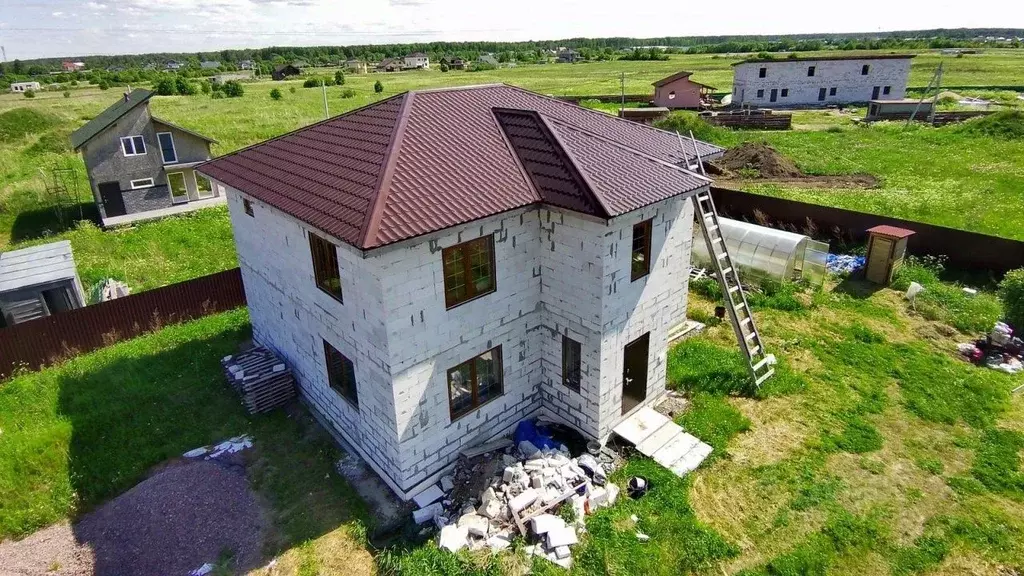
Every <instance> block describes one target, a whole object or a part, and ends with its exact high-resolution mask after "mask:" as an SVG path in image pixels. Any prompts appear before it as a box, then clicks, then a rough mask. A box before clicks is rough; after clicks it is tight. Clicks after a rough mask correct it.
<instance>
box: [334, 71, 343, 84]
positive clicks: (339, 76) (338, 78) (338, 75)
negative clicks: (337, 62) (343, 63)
mask: <svg viewBox="0 0 1024 576" xmlns="http://www.w3.org/2000/svg"><path fill="white" fill-rule="evenodd" d="M334 84H335V85H336V86H344V85H345V73H344V72H342V71H341V70H338V71H337V72H335V73H334Z"/></svg>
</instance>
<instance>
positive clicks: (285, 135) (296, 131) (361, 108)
mask: <svg viewBox="0 0 1024 576" xmlns="http://www.w3.org/2000/svg"><path fill="white" fill-rule="evenodd" d="M408 93H409V92H408V91H405V92H400V93H398V94H395V95H394V96H391V97H390V98H384V99H383V100H377V101H376V102H370V103H369V104H366V105H365V106H360V107H359V108H353V109H351V110H349V111H348V112H344V113H342V114H338V115H337V116H331V117H330V118H326V119H324V120H321V121H319V122H314V123H312V124H306V125H305V126H299V127H298V128H296V129H294V130H289V131H288V132H285V133H284V134H279V135H277V136H274V137H273V138H269V139H267V140H262V141H260V142H256V143H254V144H250V145H248V146H246V147H244V148H239V149H238V150H235V151H234V152H229V153H227V154H224V155H223V156H218V157H216V158H212V159H210V160H207V161H206V162H203V164H208V163H210V162H216V161H217V160H222V159H224V158H230V157H232V156H237V155H238V154H241V153H242V152H247V151H249V150H252V149H253V148H256V147H258V146H263V145H264V144H269V143H271V142H276V141H278V140H280V139H282V138H287V137H288V136H291V135H293V134H296V133H298V132H302V131H303V130H307V129H309V128H314V127H316V126H320V125H322V124H327V123H328V122H333V121H334V120H337V119H339V118H345V117H347V116H351V115H353V114H356V113H358V112H362V111H364V110H368V109H370V108H373V107H374V106H379V105H381V104H384V103H385V102H390V101H392V100H394V99H395V98H399V97H403V96H405V95H406V94H408ZM203 164H200V165H199V166H196V168H201V167H202V166H203Z"/></svg>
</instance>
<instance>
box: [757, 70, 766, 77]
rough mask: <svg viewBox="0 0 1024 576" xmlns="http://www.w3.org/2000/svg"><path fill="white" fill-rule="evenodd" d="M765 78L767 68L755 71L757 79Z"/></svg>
mask: <svg viewBox="0 0 1024 576" xmlns="http://www.w3.org/2000/svg"><path fill="white" fill-rule="evenodd" d="M767 76H768V69H767V68H761V69H760V70H758V71H757V77H758V78H766V77H767Z"/></svg>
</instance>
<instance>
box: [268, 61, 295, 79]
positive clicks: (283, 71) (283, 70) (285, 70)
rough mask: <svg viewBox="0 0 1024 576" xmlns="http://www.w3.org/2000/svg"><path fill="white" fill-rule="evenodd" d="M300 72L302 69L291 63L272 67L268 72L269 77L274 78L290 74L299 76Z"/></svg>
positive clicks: (282, 77)
mask: <svg viewBox="0 0 1024 576" xmlns="http://www.w3.org/2000/svg"><path fill="white" fill-rule="evenodd" d="M301 74H302V70H301V69H300V68H299V67H297V66H295V65H293V64H281V65H280V66H278V67H276V68H274V71H273V72H271V73H270V77H271V78H273V79H274V80H284V79H285V78H288V77H290V76H299V75H301Z"/></svg>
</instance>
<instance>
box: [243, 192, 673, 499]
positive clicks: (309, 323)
mask: <svg viewBox="0 0 1024 576" xmlns="http://www.w3.org/2000/svg"><path fill="white" fill-rule="evenodd" d="M228 204H229V207H230V212H231V221H232V226H233V228H234V233H235V242H236V244H237V248H238V256H239V264H240V266H241V268H242V275H243V279H244V281H245V288H246V296H247V298H248V303H249V310H250V318H251V321H252V325H253V331H254V334H255V337H256V339H257V340H258V341H259V342H261V343H263V344H265V345H267V346H270V347H271V348H273V349H275V350H277V351H278V352H279V353H280V354H282V355H283V356H284V357H285V359H286V360H287V361H288V363H289V366H290V367H291V368H292V370H293V371H294V372H295V375H296V378H297V380H298V382H299V385H300V387H301V391H302V395H303V397H304V398H305V399H306V400H308V401H309V403H310V404H311V406H312V408H313V409H314V410H315V411H316V412H317V413H319V415H320V416H322V417H323V418H324V419H325V420H327V421H328V422H329V423H330V425H331V426H333V427H334V429H335V430H336V431H337V432H339V433H340V434H341V435H342V436H343V437H345V438H346V439H347V440H348V441H349V442H350V443H351V444H353V445H354V446H355V447H356V448H357V449H358V450H359V452H360V453H361V456H363V458H365V459H366V460H367V461H368V463H369V464H370V465H371V466H372V467H374V468H375V469H376V470H377V472H378V473H379V474H381V476H382V477H383V478H384V480H385V481H386V482H388V483H389V484H390V485H391V487H392V488H393V489H395V491H396V492H397V493H399V494H400V495H402V496H404V497H408V496H410V495H412V493H414V492H415V489H416V488H417V487H419V485H420V484H422V483H423V482H424V481H425V480H433V479H435V478H436V476H437V474H438V473H439V472H441V471H442V470H444V469H445V468H447V467H448V466H450V465H451V464H452V463H454V462H455V460H456V459H457V458H458V454H459V451H460V449H462V448H464V447H467V446H473V445H475V444H477V443H479V442H481V441H484V440H487V439H490V438H493V437H495V436H498V435H501V434H504V433H507V432H509V431H510V430H511V429H512V428H514V427H515V426H516V424H518V422H519V421H520V420H522V419H524V418H526V417H529V416H532V415H534V414H537V413H544V414H547V415H549V416H551V417H554V418H557V419H559V420H563V421H565V422H567V423H570V424H572V425H574V426H576V427H577V428H578V429H579V430H580V431H582V432H584V433H585V434H587V435H589V436H591V437H594V438H604V437H605V436H607V435H608V433H609V432H610V431H611V429H612V427H614V426H615V425H616V424H617V423H618V422H619V421H621V419H622V418H621V414H620V412H621V397H622V354H623V347H624V346H625V345H626V344H627V343H628V342H630V341H631V340H633V339H635V338H636V337H637V336H639V335H640V334H643V333H644V332H650V333H651V345H650V355H649V363H650V365H649V376H648V378H649V380H648V394H647V402H646V403H645V405H648V404H650V403H652V402H654V401H655V400H656V399H657V397H658V396H660V395H661V393H662V392H664V389H665V356H664V353H665V343H666V335H667V331H668V329H669V328H670V327H671V326H673V325H675V324H678V323H679V322H681V321H682V320H683V319H684V318H685V314H686V293H687V292H686V291H687V278H688V273H687V269H688V267H689V263H690V244H691V242H692V229H693V228H692V227H693V211H692V208H691V203H690V200H689V199H688V197H686V198H674V199H669V200H666V201H663V202H659V203H657V204H655V205H652V206H649V207H647V208H644V209H642V210H638V211H636V212H632V213H630V214H627V215H624V216H621V217H619V218H615V219H613V220H612V221H611V222H610V223H606V222H604V221H603V220H600V219H594V218H588V217H585V216H581V215H579V214H576V213H573V212H569V211H563V210H558V209H549V208H537V207H527V208H522V209H518V210H513V211H510V212H507V213H504V214H501V215H497V216H493V217H489V218H485V219H482V220H478V221H475V222H473V223H470V224H466V225H462V226H458V227H454V228H450V229H447V230H443V231H440V232H436V233H433V234H428V235H425V236H422V237H419V238H413V239H410V240H406V241H403V242H398V243H396V244H394V245H390V246H385V247H382V248H379V249H375V250H370V251H367V252H366V253H363V252H361V251H359V250H357V249H355V248H352V247H350V246H348V245H347V244H343V243H341V242H340V241H338V240H336V239H332V241H333V242H335V243H336V244H337V245H338V258H339V265H340V268H341V279H342V289H343V292H344V303H343V304H342V303H339V302H337V301H336V300H334V299H332V298H331V297H330V296H328V295H327V294H324V293H323V292H321V291H320V290H319V289H317V288H316V284H315V282H314V279H313V267H312V262H311V258H310V253H309V241H308V238H307V236H306V233H307V230H308V227H307V226H306V225H304V224H302V223H300V222H298V221H297V220H296V219H294V218H292V217H290V216H287V215H285V214H283V213H281V212H280V211H278V210H276V209H274V208H271V207H269V206H266V205H264V204H262V203H260V202H257V201H255V200H252V204H253V207H254V209H255V217H250V216H248V215H246V214H245V212H244V210H243V209H242V196H241V194H240V193H239V192H238V191H236V190H234V189H231V188H230V187H228ZM648 218H650V219H653V226H652V232H653V237H652V269H651V273H650V275H648V276H647V277H646V278H644V279H641V280H638V281H636V282H630V279H629V277H630V254H631V246H632V227H633V224H635V223H637V222H640V221H642V220H646V219H648ZM488 235H489V236H493V238H494V249H495V264H496V284H497V290H496V291H495V292H493V293H491V294H487V295H484V296H481V297H479V298H477V299H476V300H473V301H470V302H467V303H464V304H462V305H460V306H457V307H455V308H452V309H450V310H448V309H446V305H445V297H444V272H443V266H442V250H443V249H444V248H447V247H449V246H454V245H456V244H459V243H462V242H466V241H469V240H473V239H475V238H480V237H482V236H488ZM563 335H568V336H569V337H570V338H572V339H573V340H576V341H577V342H580V344H581V351H582V375H581V376H582V382H581V389H580V391H579V392H576V391H574V390H570V389H569V388H568V387H566V386H565V385H564V384H563V382H562V336H563ZM321 337H322V338H325V339H327V340H328V341H329V342H330V343H331V344H332V345H333V346H334V347H335V348H337V349H338V350H340V351H341V352H342V353H343V354H345V355H346V356H347V357H348V358H349V359H351V360H352V361H353V363H354V364H355V369H356V385H357V389H358V395H359V407H358V410H357V409H356V408H355V407H354V406H352V405H350V404H349V403H348V402H347V401H346V400H344V399H343V398H342V397H341V396H339V395H338V394H337V393H335V392H334V391H333V390H331V388H330V387H329V386H328V384H327V377H326V369H325V363H324V358H323V346H322V344H321V340H320V339H321ZM499 345H500V346H501V357H502V365H503V366H502V368H503V387H504V393H503V395H502V396H500V397H498V398H496V399H494V400H493V401H491V402H489V403H487V404H485V405H483V406H481V407H480V408H478V409H476V410H473V411H471V412H469V413H468V414H465V415H463V416H461V417H459V418H456V419H455V420H454V421H453V420H452V418H451V415H450V408H449V397H448V370H449V369H451V368H453V367H455V366H457V365H458V364H460V363H462V362H465V361H467V360H469V359H471V358H473V357H475V356H478V355H479V354H481V353H483V352H485V351H487V350H490V349H492V348H494V347H496V346H499Z"/></svg>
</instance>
